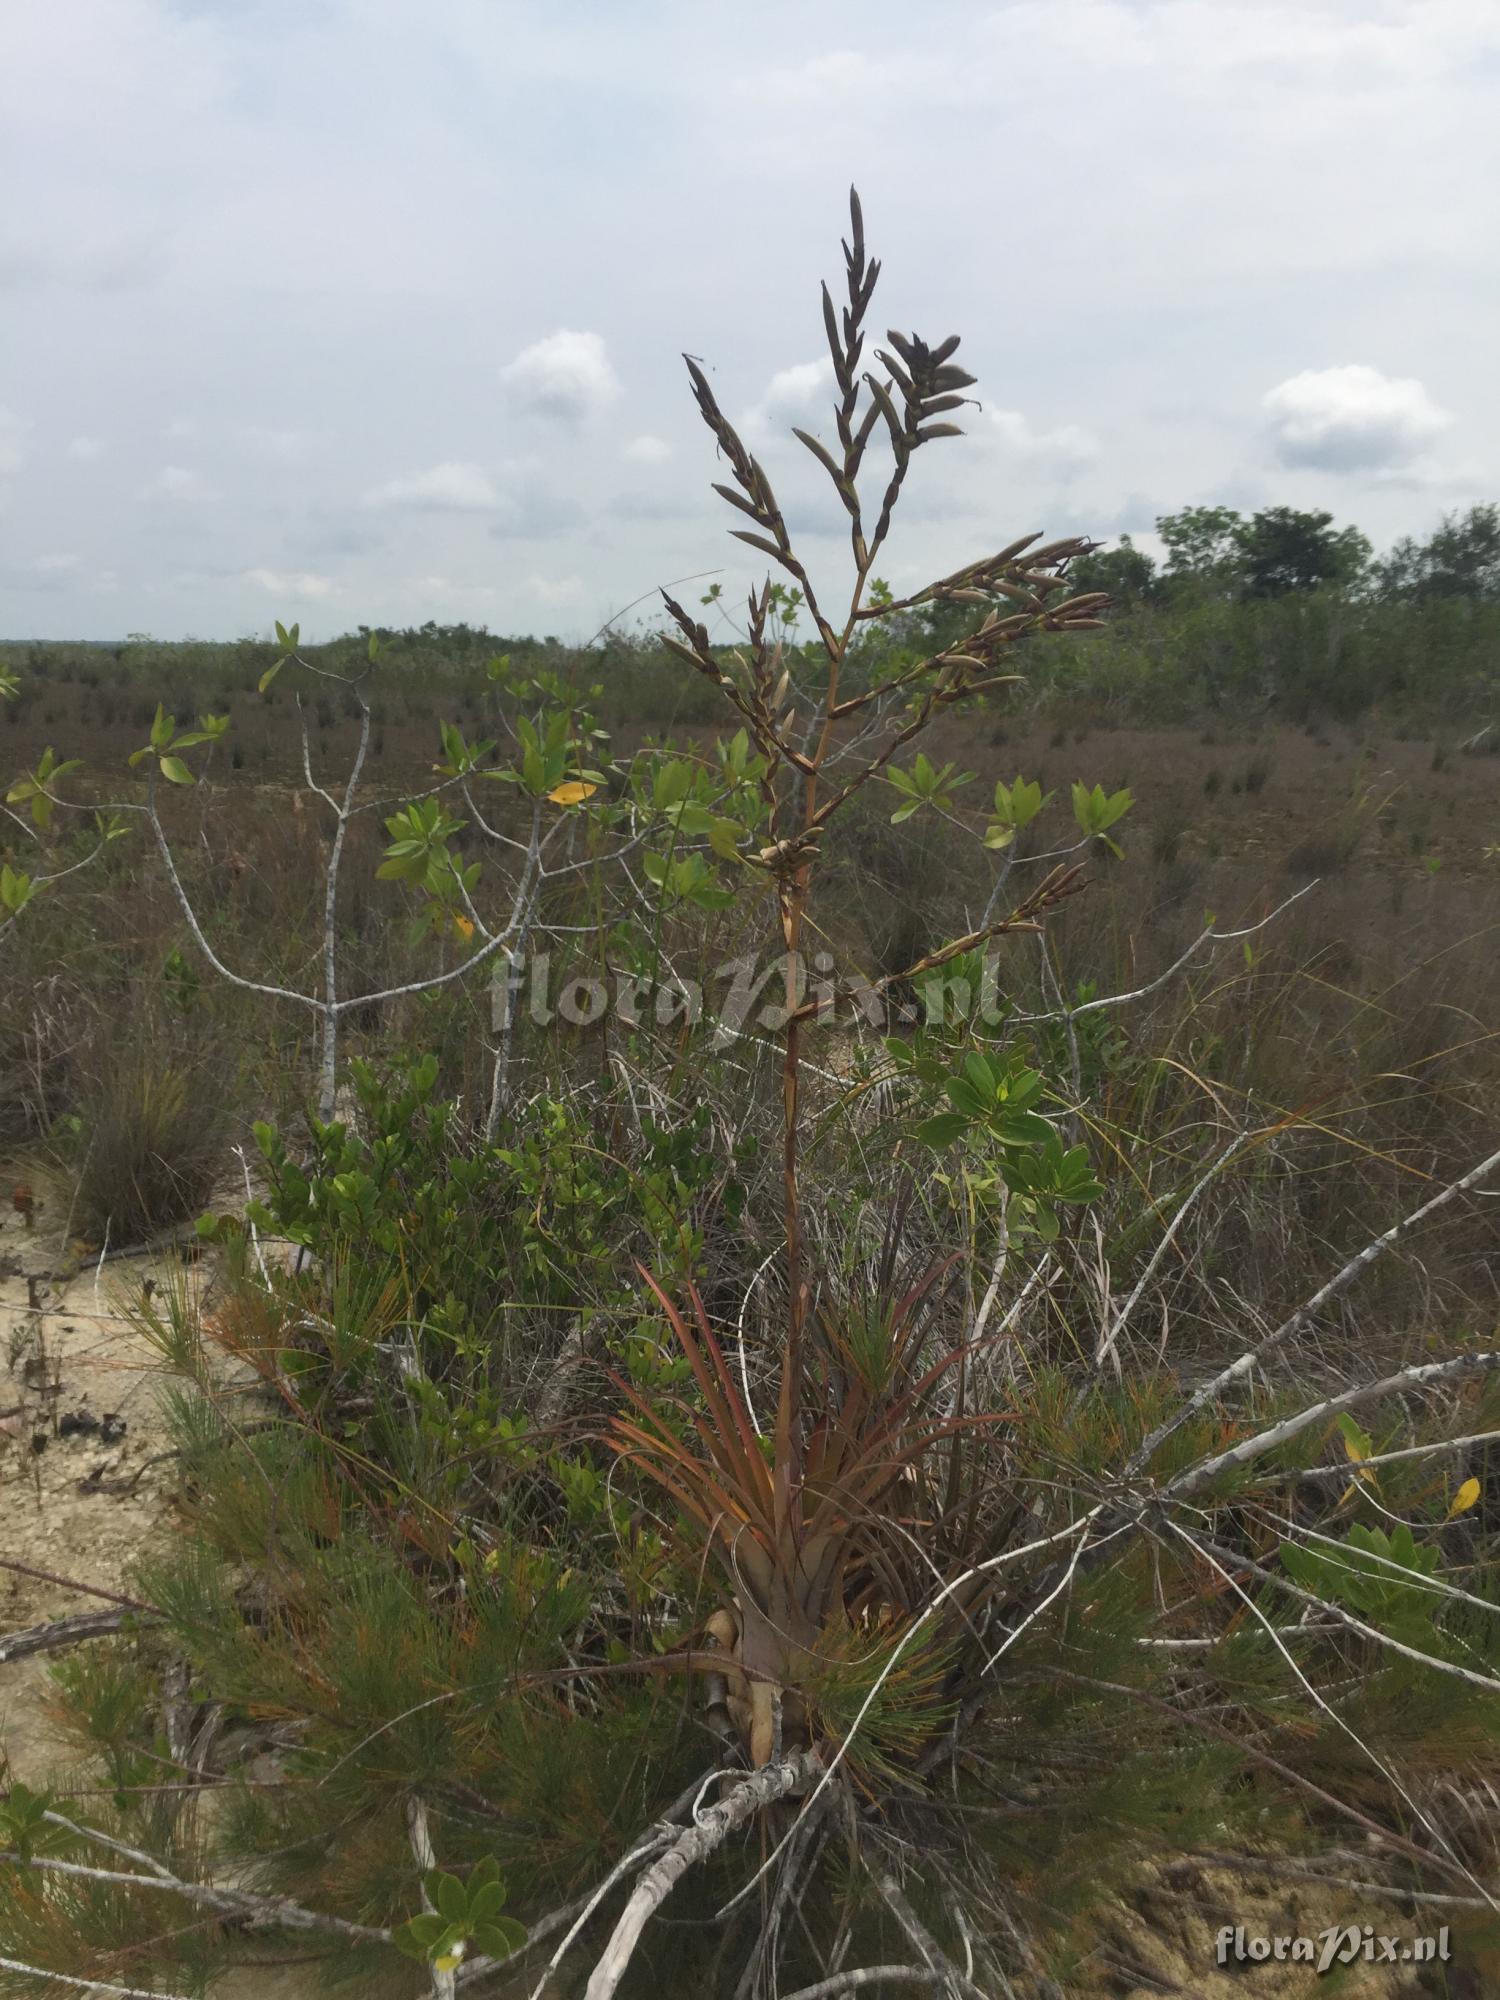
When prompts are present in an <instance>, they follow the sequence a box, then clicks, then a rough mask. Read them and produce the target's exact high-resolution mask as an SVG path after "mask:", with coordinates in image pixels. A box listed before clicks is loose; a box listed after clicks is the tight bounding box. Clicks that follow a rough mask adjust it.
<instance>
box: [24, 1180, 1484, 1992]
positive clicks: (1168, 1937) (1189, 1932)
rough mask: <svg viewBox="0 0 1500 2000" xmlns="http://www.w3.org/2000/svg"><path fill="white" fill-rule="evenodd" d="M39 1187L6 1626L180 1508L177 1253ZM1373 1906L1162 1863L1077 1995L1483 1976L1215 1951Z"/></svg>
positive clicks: (29, 1673) (302, 1978)
mask: <svg viewBox="0 0 1500 2000" xmlns="http://www.w3.org/2000/svg"><path fill="white" fill-rule="evenodd" d="M38 1195H39V1197H40V1198H41V1206H40V1207H39V1209H38V1211H37V1215H36V1223H35V1227H34V1228H33V1229H31V1230H27V1229H25V1228H24V1227H23V1226H22V1223H21V1219H20V1217H19V1216H18V1215H16V1214H15V1213H14V1212H13V1211H12V1209H11V1207H10V1204H9V1202H8V1201H7V1203H6V1206H5V1209H4V1211H3V1215H0V1274H3V1275H0V1364H3V1365H0V1556H4V1557H5V1558H6V1559H7V1560H9V1561H12V1562H15V1563H21V1564H25V1565H27V1566H28V1567H29V1568H31V1569H34V1570H42V1571H47V1572H50V1573H51V1576H52V1578H53V1579H54V1580H46V1579H44V1578H40V1577H34V1576H26V1575H21V1574H18V1573H16V1572H15V1571H9V1570H0V1637H3V1636H4V1635H5V1634H9V1633H13V1632H16V1631H19V1630H21V1629H24V1628H25V1627H28V1626H32V1625H36V1624H40V1623H42V1622H43V1621H45V1620H47V1619H52V1618H58V1617H63V1616H66V1615H70V1614H73V1613H76V1612H81V1611H90V1610H97V1609H100V1608H101V1607H102V1606H104V1605H105V1603H106V1601H107V1600H105V1599H104V1598H100V1597H93V1596H90V1595H89V1592H88V1590H87V1589H86V1588H85V1586H93V1587H94V1588H96V1589H98V1590H101V1591H110V1592H124V1593H126V1594H128V1593H129V1590H130V1585H129V1572H130V1568H131V1564H132V1562H133V1560H134V1559H135V1557H136V1556H137V1555H138V1553H139V1552H140V1551H142V1550H143V1549H145V1548H147V1547H149V1546H150V1545H151V1544H153V1543H159V1542H161V1541H162V1540H164V1539H166V1538H169V1537H170V1536H171V1535H172V1534H173V1532H174V1527H175V1524H176V1518H177V1517H176V1514H175V1511H174V1497H173V1496H174V1484H175V1480H174V1471H173V1462H172V1460H171V1459H170V1458H164V1457H161V1456H159V1454H162V1453H163V1452H164V1451H165V1449H166V1443H167V1440H166V1433H165V1428H164V1425H163V1422H162V1418H161V1413H160V1408H159V1401H158V1392H159V1390H160V1387H161V1384H162V1381H163V1379H164V1369H163V1367H162V1364H161V1362H160V1359H159V1357H158V1356H157V1355H156V1354H155V1352H154V1350H153V1349H152V1348H151V1346H150V1344H149V1343H148V1342H147V1341H145V1340H143V1339H142V1337H141V1336H140V1335H139V1334H138V1333H137V1332H136V1331H135V1330H134V1329H133V1328H132V1327H131V1325H130V1324H129V1321H128V1319H127V1318H126V1317H125V1316H124V1315H125V1309H126V1307H127V1306H128V1304H129V1302H130V1300H131V1298H132V1297H135V1298H139V1296H140V1291H141V1287H142V1285H143V1283H144V1282H145V1281H146V1280H147V1279H151V1278H154V1279H155V1281H156V1282H158V1283H162V1282H165V1280H166V1276H167V1265H166V1264H165V1263H164V1261H163V1260H161V1259H152V1258H149V1257H139V1258H128V1259H121V1260H120V1261H118V1262H115V1263H112V1264H106V1265H105V1266H103V1267H102V1269H101V1268H96V1267H95V1266H93V1265H90V1264H83V1265H81V1267H80V1268H79V1269H78V1271H77V1274H76V1275H75V1276H73V1277H72V1278H70V1279H68V1280H66V1281H58V1280H54V1279H52V1278H51V1277H49V1275H48V1274H49V1273H50V1272H51V1271H52V1270H53V1269H54V1267H55V1266H56V1264H57V1262H58V1241H59V1228H58V1223H57V1219H56V1217H55V1215H54V1214H52V1213H50V1211H51V1210H52V1209H53V1208H54V1206H55V1197H53V1198H48V1196H47V1193H46V1191H45V1190H43V1189H41V1188H40V1187H39V1188H38ZM49 1225H50V1226H49ZM69 1261H76V1260H73V1259H70V1260H69ZM189 1281H190V1282H194V1283H202V1282H204V1281H205V1280H204V1277H203V1276H202V1275H201V1274H195V1275H194V1276H193V1277H191V1278H190V1280H189ZM48 1665H49V1661H48V1659H47V1658H46V1657H32V1658H29V1659H25V1660H18V1661H13V1662H6V1663H0V1743H3V1745H4V1748H5V1751H6V1754H7V1756H8V1758H9V1760H10V1768H11V1771H12V1773H13V1774H14V1775H15V1776H16V1777H19V1778H22V1779H25V1780H28V1781H30V1782H33V1783H36V1782H40V1781H42V1780H44V1779H45V1778H46V1777H47V1775H48V1774H49V1772H52V1773H55V1772H56V1771H57V1770H58V1769H59V1767H60V1766H62V1765H65V1763H66V1759H67V1755H68V1753H67V1750H66V1746H64V1745H63V1744H61V1743H60V1742H59V1741H58V1740H57V1738H56V1737H55V1736H54V1735H53V1734H52V1733H51V1731H50V1730H49V1727H48V1724H47V1720H46V1716H45V1713H44V1710H43V1697H44V1696H45V1693H46V1689H47V1675H48ZM1359 1905H1360V1899H1359V1898H1357V1897H1354V1896H1352V1895H1342V1896H1340V1895H1339V1894H1338V1893H1337V1892H1330V1891H1328V1890H1324V1889H1316V1888H1314V1889H1304V1888H1302V1887H1300V1886H1299V1885H1295V1884H1291V1883H1288V1882H1285V1881H1278V1882H1272V1881H1269V1880H1266V1881H1260V1882H1257V1881H1254V1880H1252V1879H1247V1878H1228V1877H1225V1876H1222V1875H1220V1874H1217V1873H1214V1872H1212V1871H1207V1870H1203V1871H1194V1870H1187V1871H1183V1870H1182V1869H1181V1868H1180V1867H1179V1868H1177V1869H1174V1870H1163V1871H1162V1872H1161V1873H1160V1874H1159V1875H1156V1876H1153V1877H1151V1878H1150V1879H1148V1880H1146V1881H1145V1882H1143V1884H1142V1885H1141V1887H1140V1888H1139V1890H1138V1891H1137V1892H1136V1894H1135V1895H1134V1896H1133V1897H1132V1898H1130V1899H1128V1900H1127V1901H1122V1902H1121V1903H1120V1905H1119V1907H1118V1917H1117V1919H1116V1920H1112V1921H1111V1922H1110V1923H1109V1925H1108V1926H1107V1932H1106V1943H1105V1946H1104V1949H1103V1950H1102V1951H1101V1954H1100V1957H1099V1959H1098V1961H1097V1962H1096V1963H1095V1964H1094V1965H1093V1966H1091V1967H1090V1968H1089V1969H1088V1970H1087V1972H1086V1974H1085V1975H1084V1976H1083V1978H1082V1979H1081V1981H1080V1983H1079V1984H1078V1985H1077V1986H1076V1987H1075V1989H1074V1992H1075V1994H1076V1995H1077V1996H1078V2000H1147V1996H1150V1995H1154V1994H1162V1993H1168V1994H1182V1995H1190V1996H1193V2000H1257V1996H1264V2000H1270V1996H1276V2000H1283V1996H1292V1995H1300V1994H1308V1995H1311V1994H1313V1993H1315V1992H1327V1993H1334V1992H1337V1993H1341V1994H1344V1995H1347V1996H1357V2000H1415V1996H1417V1995H1431V1996H1437V1995H1441V1994H1445V1993H1450V1994H1453V1995H1455V1996H1457V1995H1461V1994H1467V1993H1472V1994H1474V1995H1476V1996H1477V1995H1478V1994H1479V1993H1480V1992H1481V1991H1482V1990H1483V1989H1482V1988H1481V1987H1479V1986H1467V1985H1465V1984H1462V1983H1456V1984H1454V1985H1452V1986H1450V1987H1445V1986H1443V1985H1441V1984H1435V1983H1424V1981H1423V1980H1422V1979H1421V1978H1420V1977H1419V1976H1418V1975H1417V1973H1416V1972H1415V1971H1414V1970H1411V1969H1392V1970H1390V1971H1385V1970H1380V1971H1377V1970H1374V1969H1367V1968H1362V1967H1351V1968H1349V1969H1348V1971H1346V1972H1345V1973H1344V1974H1343V1975H1342V1977H1341V1978H1338V1979H1334V1980H1326V1979H1319V1978H1317V1977H1316V1975H1315V1974H1314V1973H1313V1972H1312V1971H1311V1969H1310V1968H1307V1967H1304V1966H1278V1965H1274V1964H1271V1965H1265V1966H1259V1965H1252V1964H1245V1965H1240V1966H1232V1965H1231V1966H1229V1967H1226V1968H1225V1969H1224V1970H1223V1971H1220V1970H1218V1969H1217V1968H1216V1966H1215V1963H1214V1946H1215V1938H1216V1934H1217V1931H1218V1929H1219V1927H1220V1926H1221V1925H1222V1924H1226V1923H1229V1924H1235V1923H1237V1924H1241V1925H1243V1926H1244V1928H1245V1930H1246V1932H1247V1933H1248V1934H1249V1935H1252V1936H1254V1935H1257V1934H1260V1935H1269V1936H1275V1935H1277V1934H1291V1935H1299V1934H1303V1935H1316V1934H1317V1933H1318V1932H1319V1931H1321V1930H1322V1929H1323V1927H1324V1926H1325V1925H1327V1924H1329V1923H1333V1922H1339V1923H1348V1922H1370V1923H1373V1924H1374V1925H1375V1926H1376V1928H1377V1930H1380V1931H1384V1932H1390V1933H1392V1934H1398V1933H1399V1934H1402V1935H1407V1934H1410V1933H1411V1932H1412V1930H1413V1929H1414V1928H1415V1929H1417V1930H1425V1929H1427V1928H1429V1925H1428V1924H1427V1923H1426V1922H1425V1921H1419V1922H1418V1923H1416V1924H1415V1926H1414V1925H1413V1923H1412V1920H1411V1919H1410V1918H1409V1917H1408V1915H1407V1913H1406V1912H1405V1911H1404V1910H1403V1909H1402V1908H1401V1907H1400V1906H1399V1905H1395V1904H1385V1905H1382V1906H1379V1907H1368V1906H1359ZM0 1949H3V1943H0ZM318 1990H319V1989H318V1986H317V1983H316V1980H315V1978H314V1976H313V1975H312V1974H311V1973H310V1972H308V1971H305V1970H301V1969H298V1968H295V1967H281V1968H271V1967H268V1966H256V1967H248V1966H247V1967H243V1968H241V1969H239V1970H237V1971H234V1972H232V1973H230V1974H229V1975H228V1976H227V1977H226V1979H225V1980H224V1981H223V1982H222V1983H221V1984H220V1985H219V1986H218V1987H216V1989H215V1992H216V1995H217V1996H219V2000H310V1996H311V1995H312V1994H313V1993H315V1992H316V1991H318Z"/></svg>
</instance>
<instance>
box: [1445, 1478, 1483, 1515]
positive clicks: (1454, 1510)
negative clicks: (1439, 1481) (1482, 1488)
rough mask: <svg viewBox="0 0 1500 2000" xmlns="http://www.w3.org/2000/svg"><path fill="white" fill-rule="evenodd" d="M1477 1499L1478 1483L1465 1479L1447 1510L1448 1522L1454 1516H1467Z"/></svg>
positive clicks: (1474, 1480)
mask: <svg viewBox="0 0 1500 2000" xmlns="http://www.w3.org/2000/svg"><path fill="white" fill-rule="evenodd" d="M1478 1498H1479V1481H1478V1480H1477V1479H1466V1480H1465V1481H1464V1483H1463V1485H1462V1486H1460V1487H1459V1489H1458V1491H1457V1492H1456V1493H1455V1494H1454V1496H1453V1505H1452V1506H1451V1507H1450V1508H1449V1509H1448V1514H1447V1518H1448V1520H1450V1521H1451V1520H1452V1519H1453V1517H1454V1515H1455V1514H1467V1513H1468V1511H1469V1509H1470V1508H1471V1507H1472V1506H1473V1505H1474V1502H1475V1501H1476V1500H1477V1499H1478Z"/></svg>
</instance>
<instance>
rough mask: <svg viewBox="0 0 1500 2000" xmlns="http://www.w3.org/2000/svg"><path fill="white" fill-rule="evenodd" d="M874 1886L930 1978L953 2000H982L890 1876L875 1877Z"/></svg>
mask: <svg viewBox="0 0 1500 2000" xmlns="http://www.w3.org/2000/svg"><path fill="white" fill-rule="evenodd" d="M875 1886H876V1888H877V1889H878V1890H879V1891H880V1893H881V1895H882V1896H884V1898H885V1900H886V1902H887V1903H888V1904H889V1905H890V1909H891V1914H892V1916H893V1917H894V1918H895V1919H896V1922H897V1923H898V1924H900V1926H901V1928H902V1930H904V1931H905V1932H906V1935H907V1936H908V1937H909V1938H910V1939H911V1941H912V1943H913V1944H914V1945H915V1946H916V1948H917V1950H918V1951H919V1952H921V1954H922V1956H923V1958H925V1959H926V1960H927V1963H928V1965H929V1966H930V1967H931V1969H932V1974H933V1977H934V1979H935V1980H936V1981H938V1982H939V1983H940V1984H941V1985H942V1986H944V1987H945V1988H946V1989H947V1991H948V1992H950V1993H952V1994H953V1995H955V1996H956V2000H986V1995H985V1994H984V1993H982V1992H981V1991H980V1989H979V1988H978V1987H977V1986H976V1985H975V1984H974V1982H973V1980H972V1979H970V1978H969V1977H968V1976H967V1975H966V1974H965V1973H962V1972H960V1971H959V1969H958V1967H957V1966H956V1965H955V1964H954V1963H953V1961H952V1960H951V1959H950V1958H949V1957H948V1955H947V1953H946V1952H945V1951H944V1950H943V1948H942V1946H941V1945H940V1944H939V1943H938V1941H937V1939H936V1938H935V1937H934V1936H933V1935H932V1933H931V1932H930V1931H929V1930H928V1929H927V1927H926V1925H925V1924H923V1922H922V1920H921V1918H920V1917H919V1916H918V1915H917V1913H916V1911H915V1910H914V1909H913V1908H912V1906H911V1904H910V1903H908V1902H907V1900H906V1896H905V1893H904V1892H903V1890H902V1887H901V1884H900V1883H899V1882H898V1881H897V1880H896V1878H895V1876H894V1875H877V1876H876V1878H875Z"/></svg>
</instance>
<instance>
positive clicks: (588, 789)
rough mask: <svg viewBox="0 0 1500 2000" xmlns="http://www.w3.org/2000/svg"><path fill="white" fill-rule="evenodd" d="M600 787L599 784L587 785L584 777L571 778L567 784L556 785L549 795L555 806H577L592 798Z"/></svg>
mask: <svg viewBox="0 0 1500 2000" xmlns="http://www.w3.org/2000/svg"><path fill="white" fill-rule="evenodd" d="M598 789H599V787H598V786H597V785H586V784H585V783H584V782H583V780H582V778H569V780H568V782H567V783H566V784H565V785H554V786H553V788H552V790H551V791H550V792H548V794H547V796H548V798H549V799H551V801H552V803H553V805H555V806H577V805H582V803H583V801H584V800H585V799H591V798H592V797H593V796H594V794H595V792H597V791H598Z"/></svg>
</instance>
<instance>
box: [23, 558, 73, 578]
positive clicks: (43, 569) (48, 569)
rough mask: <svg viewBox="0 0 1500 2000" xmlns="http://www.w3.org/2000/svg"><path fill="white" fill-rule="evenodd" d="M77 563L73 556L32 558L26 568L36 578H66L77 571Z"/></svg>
mask: <svg viewBox="0 0 1500 2000" xmlns="http://www.w3.org/2000/svg"><path fill="white" fill-rule="evenodd" d="M78 561H79V559H78V557H77V556H75V555H57V556H33V557H32V558H31V561H30V562H29V563H28V564H27V565H26V567H27V568H28V569H30V570H34V571H35V573H36V574H37V575H38V576H67V575H68V574H69V573H70V572H71V571H73V570H75V569H77V567H78Z"/></svg>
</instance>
